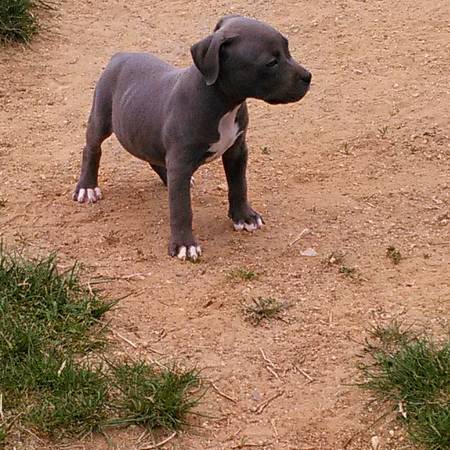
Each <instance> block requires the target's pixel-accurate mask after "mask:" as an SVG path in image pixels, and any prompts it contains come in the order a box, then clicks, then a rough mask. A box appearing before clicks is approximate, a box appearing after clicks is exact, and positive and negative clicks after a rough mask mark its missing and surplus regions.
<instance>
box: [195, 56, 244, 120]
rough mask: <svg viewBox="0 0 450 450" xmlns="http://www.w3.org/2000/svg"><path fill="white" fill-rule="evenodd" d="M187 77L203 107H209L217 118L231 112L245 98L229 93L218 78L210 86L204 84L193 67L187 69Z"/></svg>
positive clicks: (199, 74) (198, 72) (201, 76)
mask: <svg viewBox="0 0 450 450" xmlns="http://www.w3.org/2000/svg"><path fill="white" fill-rule="evenodd" d="M187 72H188V75H189V77H192V81H193V83H194V84H195V85H196V87H197V89H196V92H197V93H198V95H199V96H200V99H199V100H200V101H201V102H202V103H203V104H204V105H210V107H211V108H212V109H214V112H216V113H217V114H218V115H219V117H221V116H223V115H224V114H226V113H227V112H230V111H232V110H233V109H235V108H236V106H238V105H240V104H241V103H243V102H244V101H245V99H246V97H243V96H242V95H237V94H236V93H234V92H231V91H230V89H228V88H227V87H226V86H225V85H224V84H223V83H222V82H221V80H220V78H219V79H218V80H217V81H216V82H215V83H214V84H213V85H211V86H208V85H207V84H206V81H205V79H204V78H203V75H202V74H201V72H200V71H199V70H198V69H197V67H195V66H194V65H193V66H191V67H189V68H188V69H187Z"/></svg>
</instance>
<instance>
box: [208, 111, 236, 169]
mask: <svg viewBox="0 0 450 450" xmlns="http://www.w3.org/2000/svg"><path fill="white" fill-rule="evenodd" d="M240 106H241V105H238V106H236V108H234V109H233V110H232V111H230V112H227V113H226V114H225V115H224V116H223V117H222V118H221V119H220V122H219V130H218V131H219V134H220V139H219V140H218V141H217V142H214V144H212V145H211V147H209V149H208V154H209V155H208V157H207V158H206V160H205V162H211V161H214V160H215V159H217V158H220V157H221V156H222V155H223V154H224V153H225V152H226V151H227V150H228V149H229V148H230V147H231V146H232V145H233V144H234V141H235V140H236V139H237V138H238V136H239V135H240V134H241V133H242V131H239V125H238V124H237V123H236V114H237V111H238V109H239V107H240Z"/></svg>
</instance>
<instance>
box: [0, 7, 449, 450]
mask: <svg viewBox="0 0 450 450" xmlns="http://www.w3.org/2000/svg"><path fill="white" fill-rule="evenodd" d="M230 12H233V13H241V14H245V15H249V16H253V17H256V18H259V19H261V20H264V21H267V22H269V23H270V24H272V25H274V26H275V27H276V28H278V29H280V30H281V31H282V32H283V33H285V34H286V35H287V36H288V37H289V40H290V47H291V51H292V54H293V55H294V56H295V57H296V58H297V59H298V60H300V61H301V62H302V63H303V64H304V65H305V66H306V67H308V68H309V69H310V70H311V71H312V72H313V75H314V78H313V86H312V89H311V92H310V93H309V94H308V95H307V96H306V97H305V98H304V99H303V100H302V101H301V102H299V103H298V104H294V105H286V106H270V105H266V104H264V103H262V102H258V101H249V109H250V121H251V124H250V130H249V133H248V143H249V149H250V163H249V174H248V176H249V190H250V199H251V201H252V205H253V206H254V208H255V209H256V210H258V211H259V212H261V213H262V214H263V216H264V218H265V221H266V226H265V227H264V229H263V230H262V231H259V232H256V233H254V234H250V233H238V232H234V231H233V229H232V225H231V223H230V221H229V220H228V219H227V217H226V213H227V199H226V196H227V194H226V186H225V178H224V175H223V170H222V167H221V164H220V162H218V161H217V162H214V163H212V164H210V165H207V166H204V167H202V168H201V169H200V170H199V172H198V173H197V176H196V181H197V185H196V187H195V189H194V191H193V207H194V231H195V233H196V235H197V237H198V238H199V240H200V242H201V244H202V247H203V251H204V256H203V257H202V259H201V262H200V263H199V264H191V263H182V262H179V261H177V260H174V259H171V258H169V257H168V256H167V253H166V248H167V239H168V235H169V227H168V206H167V192H166V190H165V188H164V187H163V186H162V184H161V183H160V181H159V179H158V178H157V176H156V175H155V174H154V173H153V172H151V171H150V170H149V168H148V167H147V166H146V165H145V164H144V163H142V162H140V161H138V160H136V159H133V157H131V156H130V155H129V154H128V153H126V152H125V151H124V150H123V149H122V148H121V147H120V145H119V144H118V142H117V141H116V140H115V139H114V138H111V139H109V140H108V141H107V142H105V144H104V146H103V150H104V153H103V155H104V156H103V159H102V166H101V178H100V185H101V186H102V188H103V192H104V195H105V199H104V200H103V201H101V202H100V203H98V204H96V205H89V206H88V205H79V204H77V203H75V202H73V201H72V200H71V192H72V190H73V188H74V186H75V182H76V179H77V176H78V173H79V161H80V152H81V148H82V146H83V139H84V131H85V126H86V120H87V116H88V112H89V108H90V103H91V98H92V93H93V88H94V85H95V81H96V79H97V78H98V76H99V74H100V72H101V69H102V67H104V66H105V64H106V63H107V61H108V59H109V57H110V56H111V55H112V54H113V53H115V52H117V51H120V50H140V51H150V52H153V53H155V54H157V55H159V56H160V57H162V58H164V59H166V60H168V61H170V62H171V63H173V64H175V65H178V66H185V65H188V64H190V63H191V62H190V54H189V47H190V45H191V44H192V43H194V42H196V41H197V40H199V39H200V38H202V37H204V36H206V35H207V34H208V33H209V32H210V31H211V30H212V28H213V27H214V25H215V23H216V21H217V20H218V18H219V17H220V16H222V15H224V14H226V13H230ZM45 23H46V25H47V27H48V29H47V30H45V31H44V32H42V33H41V34H40V36H39V37H38V38H37V39H35V41H34V42H33V43H32V45H31V46H30V47H25V48H12V49H11V48H8V49H5V48H2V49H1V50H0V105H1V109H0V199H1V200H2V202H1V203H0V205H1V207H0V237H1V238H2V239H3V240H4V241H5V242H6V243H8V244H9V245H22V244H27V245H29V246H31V248H32V249H34V250H35V251H36V252H43V251H50V250H57V251H58V253H59V255H60V260H61V264H62V265H65V264H66V265H67V264H70V263H71V262H72V261H74V260H75V259H77V260H79V261H80V262H82V264H83V266H84V268H85V272H84V275H85V277H86V279H87V280H88V279H92V278H94V277H97V276H103V277H111V278H113V280H112V281H111V283H109V284H107V285H102V287H105V288H106V290H107V292H108V293H109V294H111V295H112V296H113V297H121V296H123V295H128V297H127V298H126V299H124V300H122V301H121V302H120V304H119V306H118V307H117V309H116V310H115V311H113V312H112V313H111V314H110V316H109V318H110V319H111V321H112V327H113V328H114V330H115V331H116V332H117V333H119V334H120V335H121V336H123V337H126V338H127V339H128V340H130V341H132V342H133V343H134V344H135V346H136V347H137V348H134V347H132V346H130V345H129V344H127V343H126V342H125V341H124V340H123V339H118V340H117V346H118V348H119V349H120V351H122V352H124V353H127V354H129V355H130V356H140V357H143V358H148V359H151V360H158V361H167V360H171V359H172V358H175V359H177V360H181V361H184V362H185V363H186V364H188V365H192V366H194V365H195V366H197V367H199V368H202V369H203V371H202V374H203V377H204V378H205V379H207V380H209V381H212V382H214V384H215V386H216V387H217V388H218V389H219V390H220V391H221V392H222V393H224V394H226V395H227V396H229V397H231V398H232V399H233V400H229V399H227V398H225V397H224V396H221V395H220V394H218V393H217V391H216V390H214V389H210V390H209V391H208V393H207V395H206V397H205V398H204V399H203V402H202V404H201V405H200V406H199V407H198V409H197V411H198V412H199V413H200V414H201V415H200V416H198V417H196V418H193V419H192V424H193V425H196V426H195V427H193V428H191V429H189V430H187V431H186V432H183V433H181V434H179V435H178V436H176V437H175V438H173V439H171V440H170V441H169V443H168V444H167V445H165V447H164V448H166V449H177V450H204V449H205V450H206V449H208V450H219V449H221V450H230V449H238V448H261V449H265V450H284V449H290V450H294V449H295V450H301V449H303V450H306V449H317V450H319V449H322V450H328V449H330V450H335V449H344V448H346V449H349V450H356V449H370V448H372V446H371V438H372V437H373V436H374V435H376V436H378V437H379V440H380V445H379V447H378V448H379V449H380V450H382V449H395V450H397V449H409V448H412V447H410V446H408V444H407V443H406V439H405V437H404V436H403V434H402V432H401V431H400V429H399V427H398V423H397V422H395V420H394V419H393V417H391V416H388V417H387V418H383V419H381V420H378V421H377V419H379V418H380V415H381V413H382V412H383V411H382V410H379V409H377V406H376V404H374V403H373V402H372V400H373V399H372V398H371V397H370V395H369V394H368V393H367V392H364V391H361V390H360V389H359V388H358V387H356V386H354V383H355V382H356V380H357V369H356V367H357V364H358V361H359V355H361V352H362V347H363V342H364V339H365V337H366V336H367V330H368V328H369V327H370V326H371V325H374V324H384V323H388V322H389V321H390V320H392V319H395V318H397V319H399V320H400V321H403V322H405V323H408V324H415V326H418V327H424V328H427V329H431V330H433V332H435V333H436V334H440V333H443V332H445V330H448V326H449V322H448V319H449V315H450V313H449V311H450V276H449V274H450V206H449V205H450V175H449V174H450V122H449V117H450V4H449V2H448V0H424V1H422V2H416V1H413V0H399V1H396V2H392V1H387V0H377V1H371V2H366V1H364V0H335V1H328V0H316V1H314V2H312V1H306V0H303V1H293V0H285V1H275V0H272V1H270V0H268V1H262V0H255V1H253V2H245V1H241V0H236V1H233V2H232V1H229V0H214V1H211V2H206V1H205V0H194V1H191V2H186V1H175V0H170V1H167V0H164V1H162V0H154V1H152V2H149V1H145V0H135V1H133V2H124V1H120V0H108V1H106V0H98V1H92V0H73V1H67V2H65V1H63V2H61V4H60V5H59V6H58V11H57V12H55V13H53V14H52V15H51V16H50V17H46V18H45ZM130 180H132V182H131V183H130ZM305 228H307V229H308V230H309V233H306V234H304V235H303V236H302V237H301V238H300V239H298V240H297V241H296V242H295V243H293V244H292V245H290V244H291V243H292V242H293V241H294V240H296V238H297V237H298V236H299V235H300V234H301V233H302V231H303V230H304V229H305ZM389 245H393V246H395V247H396V248H397V249H399V250H400V252H401V254H402V256H403V259H402V261H401V262H400V264H399V265H393V264H392V262H391V261H390V260H389V259H388V258H387V257H386V249H387V247H388V246H389ZM307 248H313V249H314V250H315V251H316V252H317V253H318V255H317V256H316V257H305V256H302V255H301V252H302V251H304V250H305V249H307ZM333 252H343V253H344V254H345V257H344V262H343V263H341V265H342V264H343V265H345V266H347V267H350V268H356V274H355V276H353V277H349V276H346V275H345V274H343V273H340V271H339V268H340V265H336V264H335V265H327V264H326V261H327V259H328V257H329V255H330V254H332V253H333ZM237 268H246V269H249V270H253V271H255V272H257V273H258V274H259V276H258V278H257V279H256V280H253V281H239V280H236V279H232V278H231V277H230V276H229V274H230V272H231V271H232V270H234V269H237ZM259 296H261V297H274V298H276V299H279V300H282V301H287V302H289V304H290V305H291V307H290V308H289V309H288V310H287V311H286V312H285V314H284V316H283V320H273V321H270V322H265V323H263V324H261V325H260V326H259V327H255V326H254V325H252V324H251V323H249V322H248V321H246V320H245V315H244V314H243V310H242V304H243V303H245V302H249V301H251V300H252V299H253V298H257V297H259ZM261 350H262V351H261ZM263 353H264V355H265V357H266V358H267V359H268V360H270V361H271V362H268V361H266V360H265V359H264V358H263ZM276 394H280V396H279V397H277V398H275V399H273V400H271V401H270V402H269V403H268V404H267V406H266V407H265V408H264V409H263V410H262V412H260V413H258V412H259V411H258V407H259V406H261V404H262V403H263V402H264V401H266V400H270V399H272V397H274V396H275V395H276ZM373 422H376V423H375V424H373V425H372V423H373ZM140 434H141V430H138V429H128V430H122V431H117V432H109V436H110V439H111V441H110V444H109V445H111V446H112V448H117V449H133V448H139V445H138V444H137V441H138V437H139V436H140ZM165 436H167V435H158V436H156V437H155V439H156V440H158V439H164V437H165ZM24 438H25V436H24ZM76 444H77V446H76V447H75V446H74V447H73V448H85V449H103V448H105V449H106V448H108V443H107V440H105V438H104V437H102V436H93V437H89V438H87V439H85V440H84V441H82V442H78V443H76ZM27 445H28V447H27ZM27 445H25V447H23V448H31V447H30V445H31V444H27ZM33 445H34V444H33ZM35 447H36V448H62V447H61V446H59V447H58V446H57V445H56V446H54V447H52V446H51V444H39V442H36V443H35V446H34V447H33V448H35ZM17 448H21V447H17Z"/></svg>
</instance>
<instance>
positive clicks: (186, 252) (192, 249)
mask: <svg viewBox="0 0 450 450" xmlns="http://www.w3.org/2000/svg"><path fill="white" fill-rule="evenodd" d="M201 254H202V249H201V248H200V246H199V245H197V246H195V245H190V246H189V247H187V248H186V247H185V246H184V245H183V246H182V247H180V249H179V250H178V254H177V257H178V259H181V260H182V261H185V260H186V259H190V260H191V261H197V259H198V258H199V256H200V255H201Z"/></svg>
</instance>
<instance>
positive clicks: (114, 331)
mask: <svg viewBox="0 0 450 450" xmlns="http://www.w3.org/2000/svg"><path fill="white" fill-rule="evenodd" d="M112 332H113V333H114V334H115V335H116V336H117V337H118V338H120V339H122V340H123V341H125V342H126V343H127V344H129V345H131V346H132V347H133V348H138V346H137V345H136V344H135V343H134V342H132V341H130V340H129V339H127V338H126V337H125V336H122V335H121V334H120V333H119V332H118V331H116V330H112Z"/></svg>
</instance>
